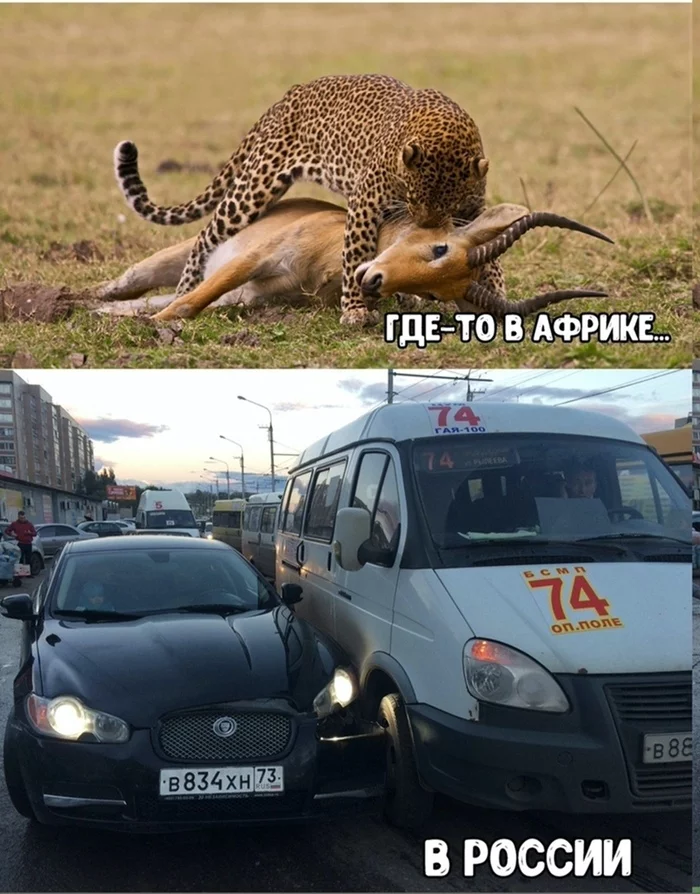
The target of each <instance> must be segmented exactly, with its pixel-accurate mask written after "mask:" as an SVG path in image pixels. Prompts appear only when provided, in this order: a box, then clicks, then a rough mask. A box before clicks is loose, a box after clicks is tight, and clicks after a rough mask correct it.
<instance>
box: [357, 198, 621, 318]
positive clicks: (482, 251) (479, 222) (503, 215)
mask: <svg viewBox="0 0 700 894" xmlns="http://www.w3.org/2000/svg"><path fill="white" fill-rule="evenodd" d="M535 227H557V228H560V229H566V230H574V231H576V232H579V233H585V234H586V235H588V236H594V237H595V238H597V239H603V240H604V241H606V242H612V240H611V239H609V238H608V237H607V236H605V235H604V234H603V233H599V232H598V231H597V230H594V229H591V227H587V226H585V225H584V224H582V223H578V222H577V221H574V220H569V219H568V218H566V217H561V216H559V215H557V214H552V213H550V212H546V211H534V212H530V211H528V209H527V208H525V207H523V206H522V205H508V204H503V205H496V206H494V207H493V208H489V209H487V210H486V211H484V212H483V213H482V214H480V215H479V216H478V217H477V218H476V219H475V220H473V221H472V222H471V223H469V224H467V225H466V226H459V227H456V226H454V225H452V224H448V225H446V226H443V227H439V228H435V229H425V228H420V227H415V226H411V225H409V226H408V227H407V228H406V229H405V230H404V231H403V233H402V234H401V235H400V236H399V237H398V238H397V239H396V241H395V242H393V244H391V245H389V246H388V247H387V248H386V249H385V250H384V251H382V252H381V253H380V254H379V255H378V256H377V257H376V258H375V259H374V260H373V261H368V262H367V263H365V264H361V265H360V266H359V267H358V268H357V270H356V271H355V279H356V281H357V283H358V285H359V286H360V288H361V289H362V291H363V293H364V294H365V295H367V296H368V297H381V298H385V297H389V296H390V295H393V294H396V293H397V292H403V293H405V294H411V295H419V296H421V297H423V298H433V299H437V300H438V301H445V302H449V301H455V302H457V303H458V304H459V305H463V304H464V303H465V302H467V304H471V305H473V306H476V307H478V308H480V309H482V310H484V311H486V312H489V313H493V314H494V315H497V316H502V315H503V313H504V312H508V311H512V312H515V313H531V312H532V311H533V310H535V309H539V308H540V307H542V306H546V304H551V303H553V302H554V301H561V300H567V299H568V298H572V297H604V296H605V293H602V292H590V291H586V292H576V291H574V292H566V293H558V292H553V293H549V296H550V298H551V300H548V301H546V302H545V304H542V301H541V299H542V297H543V296H539V299H538V301H537V302H536V304H535V305H533V306H532V307H529V306H527V299H526V301H525V302H522V301H520V302H509V301H507V300H505V299H503V298H501V297H500V296H498V295H496V294H494V293H492V292H490V290H488V289H487V288H485V287H484V286H482V285H479V283H478V280H479V278H480V274H481V270H482V268H483V267H484V265H485V264H488V263H489V262H491V261H495V260H496V259H497V258H499V257H500V256H501V255H503V254H504V253H505V252H506V251H508V249H509V248H510V247H511V246H512V245H514V243H515V242H517V240H518V239H520V238H521V236H523V235H524V234H525V233H527V232H528V230H532V229H534V228H535ZM563 296H565V297H563ZM487 305H488V306H487ZM516 305H522V308H519V307H517V306H516Z"/></svg>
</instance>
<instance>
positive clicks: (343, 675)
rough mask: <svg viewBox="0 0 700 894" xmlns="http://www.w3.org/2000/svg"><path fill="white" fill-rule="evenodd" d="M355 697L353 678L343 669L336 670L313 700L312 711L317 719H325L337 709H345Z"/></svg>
mask: <svg viewBox="0 0 700 894" xmlns="http://www.w3.org/2000/svg"><path fill="white" fill-rule="evenodd" d="M356 696H357V683H356V682H355V678H354V676H353V675H352V674H351V673H350V672H349V671H347V670H344V669H343V668H340V667H339V668H337V669H336V670H335V672H334V674H333V677H332V679H331V680H330V682H329V683H327V684H326V685H325V686H324V687H323V689H322V690H321V691H320V692H319V694H318V695H317V696H316V698H315V699H314V711H315V712H316V714H317V716H318V717H327V716H328V715H329V714H332V713H333V711H337V710H338V708H347V706H348V705H349V704H350V702H352V701H354V699H355V698H356Z"/></svg>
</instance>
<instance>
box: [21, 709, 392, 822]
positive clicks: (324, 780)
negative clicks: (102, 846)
mask: <svg viewBox="0 0 700 894" xmlns="http://www.w3.org/2000/svg"><path fill="white" fill-rule="evenodd" d="M383 735H384V733H383V730H381V729H380V728H379V727H377V726H376V725H371V726H366V727H364V728H363V729H362V730H361V731H360V732H358V733H356V734H355V735H352V736H343V737H333V738H331V739H324V738H321V737H319V735H318V734H317V724H316V722H315V720H313V719H310V720H307V721H306V722H304V723H299V724H298V727H297V732H296V737H295V740H294V744H293V747H292V749H291V751H289V753H287V754H286V755H285V756H284V757H282V758H280V759H271V760H265V761H258V762H257V764H258V765H265V766H268V765H279V766H282V767H283V768H284V779H285V791H284V793H283V794H274V795H258V796H239V797H226V796H216V797H208V798H207V797H198V798H192V799H189V798H188V799H184V800H181V799H175V798H167V797H161V796H160V794H159V772H160V770H161V768H173V767H188V766H189V765H188V764H187V763H184V762H179V761H165V760H163V759H162V758H161V757H159V756H158V754H157V753H156V751H155V750H154V748H153V746H152V743H151V734H150V732H149V731H147V730H137V731H135V732H134V733H133V734H132V736H131V739H130V740H129V742H127V743H124V744H123V745H99V744H91V743H82V742H65V741H60V740H58V739H52V738H49V737H43V736H37V735H36V734H35V733H34V732H33V731H32V730H31V729H30V728H29V727H28V726H27V725H25V724H24V723H22V722H21V721H17V720H13V722H12V727H11V730H10V735H9V741H10V746H11V747H12V748H13V749H14V750H15V754H16V755H17V759H18V762H19V765H20V770H21V773H22V778H23V781H24V784H25V786H26V789H27V794H28V796H29V799H30V801H31V804H32V807H33V809H34V811H35V813H36V816H37V819H38V820H39V821H40V822H42V823H46V824H50V825H82V826H91V827H102V828H111V829H116V830H121V831H130V832H164V831H169V830H182V829H190V828H201V827H208V826H209V827H210V826H215V825H221V824H229V823H233V824H254V823H268V822H275V821H284V820H310V819H315V818H321V817H325V816H329V815H337V814H339V813H346V812H354V811H358V810H359V811H362V810H364V809H371V808H372V807H373V805H374V803H375V800H376V798H377V796H378V795H380V794H381V791H382V787H383V772H384V745H383ZM222 764H223V765H225V766H228V767H232V766H237V764H236V763H235V762H221V763H218V762H217V763H216V764H212V765H211V766H212V767H213V766H219V765H222ZM238 765H240V766H255V765H256V762H255V761H249V760H248V761H244V762H242V763H239V764H238ZM191 766H193V767H194V766H205V764H203V763H201V762H200V763H198V764H192V765H191Z"/></svg>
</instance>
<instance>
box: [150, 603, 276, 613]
mask: <svg viewBox="0 0 700 894" xmlns="http://www.w3.org/2000/svg"><path fill="white" fill-rule="evenodd" d="M257 608H259V606H257V605H230V604H229V603H227V602H210V603H207V604H204V605H173V606H171V607H170V608H159V609H156V610H154V611H150V612H145V614H147V615H164V614H177V613H178V612H182V613H184V614H210V615H236V614H240V613H241V612H250V611H254V610H256V609H257Z"/></svg>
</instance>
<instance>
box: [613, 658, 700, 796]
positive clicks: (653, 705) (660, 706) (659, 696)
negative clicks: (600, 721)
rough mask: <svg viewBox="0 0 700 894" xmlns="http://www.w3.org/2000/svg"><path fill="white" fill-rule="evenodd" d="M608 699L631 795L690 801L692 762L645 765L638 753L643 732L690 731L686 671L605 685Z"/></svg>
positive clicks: (640, 749) (690, 714)
mask: <svg viewBox="0 0 700 894" xmlns="http://www.w3.org/2000/svg"><path fill="white" fill-rule="evenodd" d="M605 691H606V695H607V698H608V703H609V704H610V707H611V709H612V713H613V717H614V718H615V724H616V726H617V729H618V733H619V735H620V739H621V742H622V748H623V751H624V755H625V762H626V764H627V771H628V776H629V783H630V787H631V789H632V794H633V795H634V796H635V797H636V798H638V799H640V800H642V801H648V800H654V801H659V802H660V803H661V802H665V803H671V802H672V803H674V804H676V805H678V806H681V805H682V804H685V803H686V802H688V803H689V802H690V797H691V789H692V764H691V760H690V758H688V760H687V761H682V762H673V763H672V762H669V763H663V764H662V763H659V764H645V763H644V761H643V758H642V752H643V737H644V735H646V734H654V733H673V732H678V733H679V734H680V733H685V734H686V735H689V734H690V733H691V731H692V686H691V676H690V674H662V675H659V677H658V679H657V680H646V681H644V682H642V681H639V682H635V681H630V682H629V683H614V684H608V685H607V686H606V687H605Z"/></svg>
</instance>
